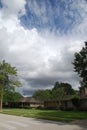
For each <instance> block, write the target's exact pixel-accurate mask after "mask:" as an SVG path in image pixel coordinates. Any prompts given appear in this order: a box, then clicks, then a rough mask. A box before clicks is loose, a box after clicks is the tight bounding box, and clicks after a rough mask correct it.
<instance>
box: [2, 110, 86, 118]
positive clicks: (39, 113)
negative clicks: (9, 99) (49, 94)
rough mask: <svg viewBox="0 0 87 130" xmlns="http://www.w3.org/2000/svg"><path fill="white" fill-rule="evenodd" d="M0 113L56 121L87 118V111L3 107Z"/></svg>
mask: <svg viewBox="0 0 87 130" xmlns="http://www.w3.org/2000/svg"><path fill="white" fill-rule="evenodd" d="M0 113H3V114H10V115H17V116H24V117H33V118H40V119H48V120H55V121H72V120H76V119H87V112H81V111H61V110H36V109H3V111H1V112H0Z"/></svg>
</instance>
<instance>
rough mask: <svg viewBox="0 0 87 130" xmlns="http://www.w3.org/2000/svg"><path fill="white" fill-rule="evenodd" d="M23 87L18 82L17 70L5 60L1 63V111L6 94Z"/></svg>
mask: <svg viewBox="0 0 87 130" xmlns="http://www.w3.org/2000/svg"><path fill="white" fill-rule="evenodd" d="M19 86H21V83H20V82H19V81H18V80H17V69H16V67H13V66H11V65H10V64H9V63H6V62H5V60H3V61H2V62H0V109H2V101H3V96H4V94H5V92H7V91H14V90H15V87H19Z"/></svg>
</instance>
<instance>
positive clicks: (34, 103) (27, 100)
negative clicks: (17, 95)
mask: <svg viewBox="0 0 87 130" xmlns="http://www.w3.org/2000/svg"><path fill="white" fill-rule="evenodd" d="M20 102H21V105H22V106H23V107H24V106H26V105H27V106H30V107H34V108H35V107H43V106H44V102H43V101H40V100H36V99H35V98H33V97H23V98H21V99H20Z"/></svg>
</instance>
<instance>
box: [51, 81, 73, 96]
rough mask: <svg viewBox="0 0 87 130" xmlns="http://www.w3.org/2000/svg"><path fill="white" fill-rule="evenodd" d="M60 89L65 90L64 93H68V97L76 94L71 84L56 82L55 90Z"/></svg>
mask: <svg viewBox="0 0 87 130" xmlns="http://www.w3.org/2000/svg"><path fill="white" fill-rule="evenodd" d="M58 88H62V89H64V92H65V93H66V95H73V94H74V93H75V91H74V89H73V88H72V86H71V84H69V83H63V82H56V83H55V84H54V88H53V90H55V89H58Z"/></svg>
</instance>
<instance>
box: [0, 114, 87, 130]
mask: <svg viewBox="0 0 87 130" xmlns="http://www.w3.org/2000/svg"><path fill="white" fill-rule="evenodd" d="M0 130H87V125H86V124H85V125H83V124H78V123H77V124H76V123H75V124H74V123H61V122H54V121H47V120H40V119H33V118H26V117H18V116H11V115H5V114H0Z"/></svg>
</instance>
